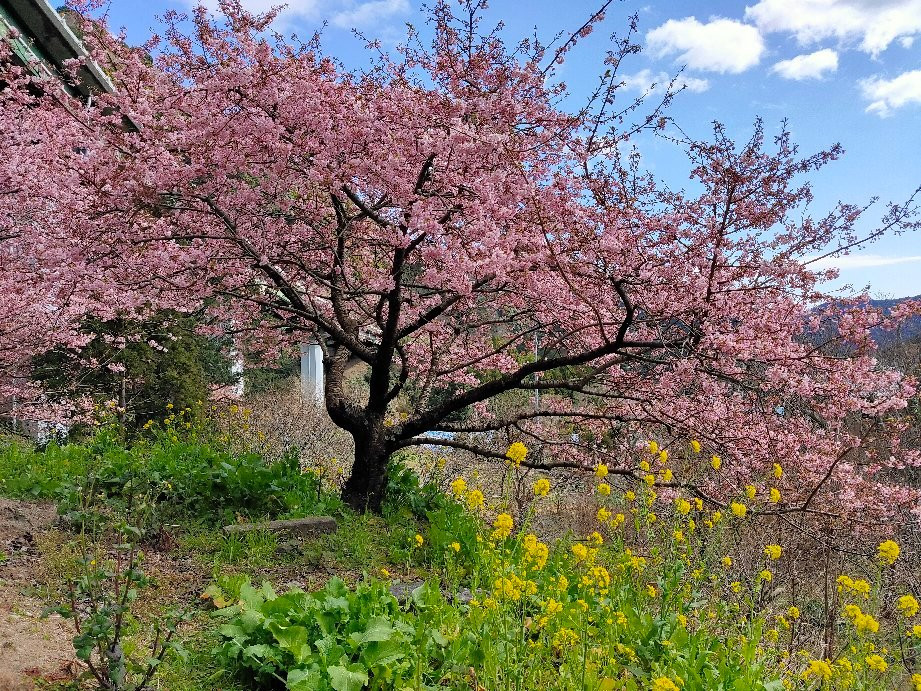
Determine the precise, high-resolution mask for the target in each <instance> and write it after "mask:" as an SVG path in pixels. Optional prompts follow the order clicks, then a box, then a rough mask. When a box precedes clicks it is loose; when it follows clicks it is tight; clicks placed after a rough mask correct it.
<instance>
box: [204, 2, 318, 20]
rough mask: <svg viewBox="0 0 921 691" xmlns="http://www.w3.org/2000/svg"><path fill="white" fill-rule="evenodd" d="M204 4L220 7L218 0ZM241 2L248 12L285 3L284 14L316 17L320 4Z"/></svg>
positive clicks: (213, 8) (268, 8)
mask: <svg viewBox="0 0 921 691" xmlns="http://www.w3.org/2000/svg"><path fill="white" fill-rule="evenodd" d="M186 3H187V4H188V5H190V6H195V5H197V4H198V2H197V1H196V0H186ZM202 4H203V5H204V6H205V7H207V8H208V9H209V10H217V9H218V8H219V4H218V0H203V1H202ZM241 4H242V5H243V9H244V10H246V11H247V12H255V13H259V12H268V11H269V10H270V9H272V8H273V7H277V6H278V5H282V4H283V5H285V8H284V9H283V10H282V11H281V14H282V15H289V16H290V15H294V16H299V17H316V16H317V14H318V12H317V10H318V8H319V6H320V3H319V2H318V0H287V1H286V2H278V1H277V0H242V2H241Z"/></svg>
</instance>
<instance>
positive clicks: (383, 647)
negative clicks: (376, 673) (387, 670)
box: [361, 639, 406, 669]
mask: <svg viewBox="0 0 921 691" xmlns="http://www.w3.org/2000/svg"><path fill="white" fill-rule="evenodd" d="M404 657H406V648H405V644H404V643H403V642H401V641H398V640H395V639H391V640H388V641H372V642H371V643H369V644H368V645H367V646H365V649H364V650H363V651H362V653H361V661H362V662H363V663H364V664H365V666H367V668H368V669H373V668H375V667H387V666H388V665H392V664H393V663H395V662H398V661H400V660H402V659H403V658H404Z"/></svg>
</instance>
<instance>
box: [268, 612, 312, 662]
mask: <svg viewBox="0 0 921 691" xmlns="http://www.w3.org/2000/svg"><path fill="white" fill-rule="evenodd" d="M268 629H269V631H271V632H272V635H273V636H274V637H275V640H276V641H278V646H279V647H280V648H281V649H282V650H287V651H288V652H289V653H291V654H292V655H293V656H294V660H295V662H297V664H302V663H304V662H306V661H307V659H308V658H309V657H310V632H309V631H307V629H306V628H304V627H303V626H282V625H281V624H278V623H277V622H274V621H273V622H270V623H269V625H268Z"/></svg>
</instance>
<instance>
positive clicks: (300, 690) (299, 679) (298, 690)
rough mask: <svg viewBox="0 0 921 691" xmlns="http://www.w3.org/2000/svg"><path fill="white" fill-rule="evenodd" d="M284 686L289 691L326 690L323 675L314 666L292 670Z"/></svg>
mask: <svg viewBox="0 0 921 691" xmlns="http://www.w3.org/2000/svg"><path fill="white" fill-rule="evenodd" d="M285 686H287V688H288V690H289V691H321V690H322V689H325V688H326V684H325V682H324V679H323V673H322V672H321V671H320V670H319V668H318V667H317V666H316V665H314V666H313V667H311V668H310V669H292V670H291V671H289V672H288V678H287V679H286V680H285Z"/></svg>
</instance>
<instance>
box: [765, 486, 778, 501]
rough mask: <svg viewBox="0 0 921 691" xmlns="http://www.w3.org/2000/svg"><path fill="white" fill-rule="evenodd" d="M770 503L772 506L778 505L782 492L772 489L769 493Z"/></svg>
mask: <svg viewBox="0 0 921 691" xmlns="http://www.w3.org/2000/svg"><path fill="white" fill-rule="evenodd" d="M768 501H770V502H771V503H772V504H776V503H778V502H779V501H780V490H779V489H777V488H776V487H771V489H770V491H769V492H768Z"/></svg>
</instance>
